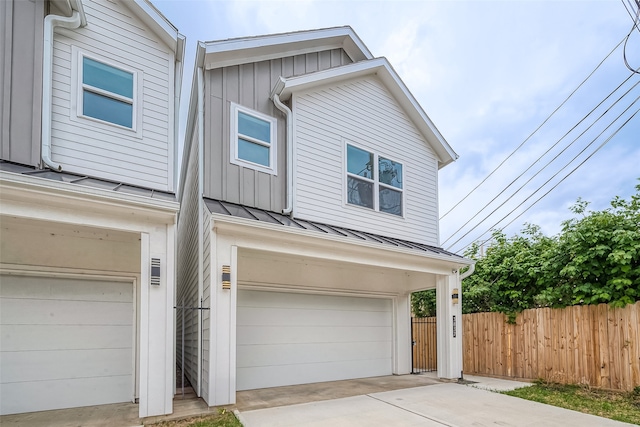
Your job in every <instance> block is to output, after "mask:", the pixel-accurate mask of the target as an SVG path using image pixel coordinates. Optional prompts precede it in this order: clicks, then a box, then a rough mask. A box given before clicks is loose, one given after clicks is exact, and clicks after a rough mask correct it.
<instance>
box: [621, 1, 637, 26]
mask: <svg viewBox="0 0 640 427" xmlns="http://www.w3.org/2000/svg"><path fill="white" fill-rule="evenodd" d="M621 1H622V5H623V6H624V8H625V10H626V11H627V13H628V14H629V17H630V18H631V20H632V21H633V27H631V31H633V29H634V28H635V29H637V30H638V32H640V25H639V24H638V14H640V1H638V0H636V6H635V7H637V8H638V12H636V13H635V14H634V13H633V8H634V6H633V4H632V3H631V0H627V1H628V2H629V7H627V3H625V1H624V0H621ZM634 15H635V16H634Z"/></svg>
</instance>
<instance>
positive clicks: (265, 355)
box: [237, 341, 391, 368]
mask: <svg viewBox="0 0 640 427" xmlns="http://www.w3.org/2000/svg"><path fill="white" fill-rule="evenodd" d="M241 349H242V351H239V352H238V353H239V354H240V355H241V356H240V357H238V360H237V366H238V367H239V368H243V367H247V366H275V365H292V364H297V363H304V364H310V363H329V362H336V361H351V360H361V361H366V360H368V359H383V358H387V359H389V358H390V357H391V342H390V341H383V342H333V343H307V344H274V345H261V346H242V348H241ZM363 356H366V358H363Z"/></svg>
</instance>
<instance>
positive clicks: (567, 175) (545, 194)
mask: <svg viewBox="0 0 640 427" xmlns="http://www.w3.org/2000/svg"><path fill="white" fill-rule="evenodd" d="M638 112H640V109H638V110H636V111H635V113H633V114H632V115H631V117H629V118H628V119H627V120H626V121H625V122H624V123H623V124H622V125H621V126H620V127H619V128H618V129H616V131H615V132H614V133H613V134H611V135H610V136H609V137H608V138H607V139H606V140H605V141H604V142H603V143H602V144H600V146H598V148H596V149H595V150H594V151H593V153H591V154H590V155H589V156H588V157H587V158H586V159H584V160H583V161H582V162H580V164H579V165H578V166H576V167H575V168H573V169H572V170H571V172H569V173H568V174H566V175H565V176H564V177H563V178H562V179H561V180H560V181H558V182H557V183H556V184H555V185H554V186H553V187H551V188H550V189H549V190H548V191H547V192H546V193H544V194H543V195H542V196H540V197H539V198H538V199H537V200H536V201H535V202H533V203H532V204H531V205H530V206H529V207H527V208H526V209H525V210H523V211H522V212H520V213H519V214H518V216H516V217H514V218H513V219H512V220H511V221H509V222H508V223H507V224H505V225H504V226H503V227H502V228H500V231H502V230H504V229H505V228H507V227H508V226H509V225H511V224H512V223H513V222H514V221H515V220H516V219H518V218H520V217H521V216H522V215H524V214H525V213H526V212H527V211H528V210H529V209H531V208H532V207H533V206H534V205H535V204H536V203H538V202H539V201H540V200H542V199H543V198H544V197H546V196H547V195H548V194H549V193H551V191H553V190H554V189H555V188H556V187H557V186H558V185H560V184H561V183H562V182H563V181H564V180H565V179H566V178H568V177H569V176H570V175H571V174H573V173H574V172H575V171H576V170H577V169H578V168H579V167H581V166H582V165H583V164H585V163H586V162H587V160H589V159H590V158H591V157H593V155H594V154H596V153H597V152H598V151H599V150H600V149H601V148H602V147H604V146H605V145H606V144H607V143H608V142H609V141H610V140H611V139H612V138H613V137H614V136H616V134H617V133H618V132H619V131H620V129H622V128H623V127H625V126H626V125H627V123H629V122H630V121H631V119H633V117H634V116H635V115H636V114H638ZM547 182H548V181H547ZM545 184H546V183H545ZM520 206H522V204H521V205H519V206H517V207H516V208H515V209H513V210H512V211H511V212H509V213H508V214H507V215H505V216H504V217H502V219H500V221H498V222H497V223H496V224H494V225H493V226H492V227H491V229H493V227H495V226H496V225H498V224H499V223H500V222H501V221H502V220H504V219H505V218H506V217H508V216H509V215H511V214H512V213H513V212H514V211H515V210H516V209H517V208H518V207H520ZM491 229H489V230H487V232H488V231H490V230H491ZM485 233H486V232H485ZM485 233H483V234H485ZM491 239H492V237H490V238H488V239H485V240H483V241H482V242H481V243H480V245H484V244H485V243H487V242H488V241H489V240H491Z"/></svg>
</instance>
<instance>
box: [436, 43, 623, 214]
mask: <svg viewBox="0 0 640 427" xmlns="http://www.w3.org/2000/svg"><path fill="white" fill-rule="evenodd" d="M625 40H626V38H623V39H622V40H620V42H619V43H618V44H617V45H616V46H615V47H614V48H613V49H611V52H609V53H608V54H607V56H605V57H604V59H603V60H602V61H600V63H599V64H598V65H597V66H596V68H595V69H594V70H593V71H591V73H589V75H588V76H587V77H586V78H585V79H584V80H583V81H582V82H581V83H580V84H579V85H578V87H576V88H575V89H574V90H573V92H571V93H570V94H569V96H568V97H567V98H566V99H565V100H564V101H562V102H561V103H560V105H558V107H556V109H555V110H553V111H552V112H551V114H550V115H549V116H548V117H547V118H546V119H544V121H543V122H542V123H541V124H540V125H539V126H538V127H537V128H536V129H535V130H534V131H533V132H531V134H530V135H529V136H528V137H527V138H526V139H525V140H524V141H522V142H521V143H520V145H518V147H516V149H515V150H513V151H512V152H511V154H509V155H508V156H507V157H506V158H505V159H504V160H502V162H500V164H499V165H498V166H496V168H495V169H493V170H492V171H491V173H489V175H487V176H486V177H485V178H484V179H483V180H482V181H480V183H479V184H478V185H476V186H475V187H474V188H473V189H472V190H471V191H469V193H467V195H466V196H464V197H463V198H462V199H461V200H460V201H458V203H456V204H455V205H453V207H452V208H451V209H449V210H448V211H447V212H445V214H444V215H442V216H441V217H440V219H441V220H442V219H443V218H444V217H446V216H447V215H449V214H450V213H451V211H453V210H454V209H455V208H456V207H458V206H459V205H460V203H462V202H464V201H465V200H466V199H467V198H468V197H469V196H470V195H471V194H472V193H473V192H474V191H476V190H477V189H478V187H480V186H481V185H482V184H484V183H485V182H486V181H487V180H488V179H489V178H490V177H491V176H492V175H493V174H494V173H495V172H496V171H497V170H498V169H500V167H502V165H504V164H505V162H506V161H507V160H509V159H510V158H511V156H513V155H514V154H515V153H516V152H517V151H518V150H519V149H520V148H521V147H522V146H523V145H524V144H526V143H527V141H529V139H531V137H532V136H533V135H534V134H535V133H536V132H538V130H540V128H541V127H542V126H544V125H545V123H547V122H548V121H549V120H550V119H551V117H553V115H554V114H555V113H556V112H557V111H558V110H559V109H560V108H562V106H564V104H566V103H567V101H569V99H571V97H572V96H573V95H574V94H575V93H576V92H577V91H578V89H580V88H581V87H582V85H584V84H585V83H586V81H587V80H589V79H590V78H591V76H593V75H594V74H595V72H596V71H598V69H599V68H600V66H601V65H602V64H603V63H604V62H605V61H606V60H607V59H608V58H609V57H610V56H611V55H612V54H613V52H615V51H616V49H618V48H619V47H620V45H621V44H622V43H623V42H624V41H625Z"/></svg>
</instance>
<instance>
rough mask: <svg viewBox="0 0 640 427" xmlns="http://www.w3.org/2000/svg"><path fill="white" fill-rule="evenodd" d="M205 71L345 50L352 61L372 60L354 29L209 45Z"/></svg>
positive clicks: (242, 39) (299, 33)
mask: <svg viewBox="0 0 640 427" xmlns="http://www.w3.org/2000/svg"><path fill="white" fill-rule="evenodd" d="M205 45H206V50H207V51H206V53H207V59H206V69H208V70H210V69H213V68H221V67H228V66H232V65H238V64H245V63H249V62H257V61H266V60H269V59H276V58H282V57H283V56H293V55H300V54H304V53H312V52H318V51H322V50H327V49H338V48H342V49H344V51H345V52H346V53H347V55H349V57H350V58H351V60H352V61H354V62H358V61H362V60H365V59H371V58H373V55H372V54H371V52H370V51H369V49H367V47H366V46H365V45H364V43H363V42H362V40H360V38H359V37H358V36H357V34H356V33H355V32H354V31H353V29H352V28H351V27H335V28H326V29H319V30H310V31H299V32H294V33H283V34H271V35H266V36H257V37H242V38H236V39H228V40H221V41H211V42H206V43H205Z"/></svg>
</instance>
